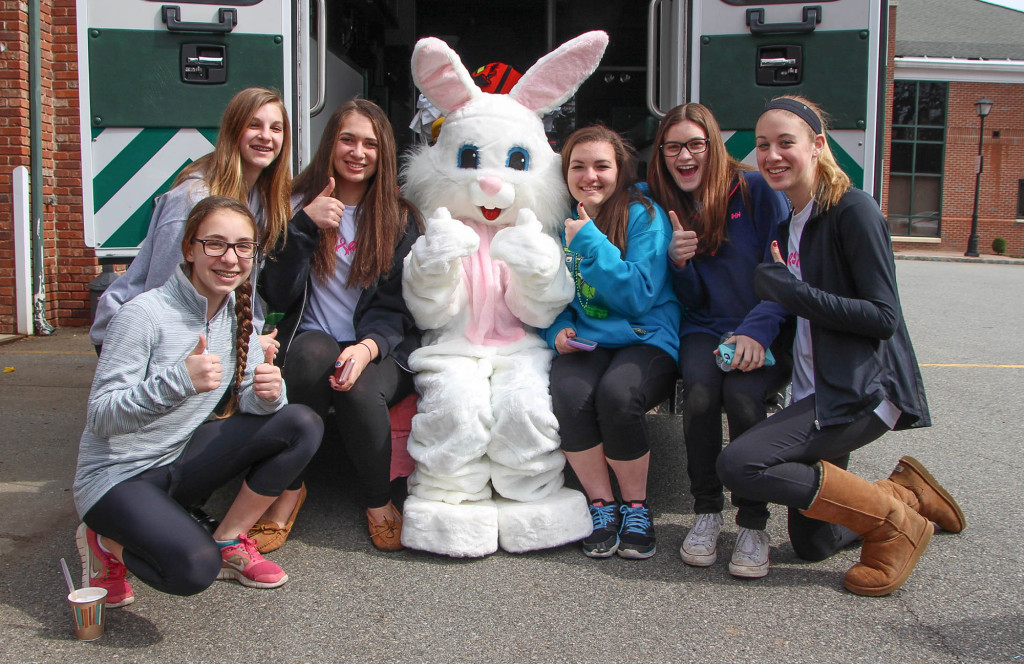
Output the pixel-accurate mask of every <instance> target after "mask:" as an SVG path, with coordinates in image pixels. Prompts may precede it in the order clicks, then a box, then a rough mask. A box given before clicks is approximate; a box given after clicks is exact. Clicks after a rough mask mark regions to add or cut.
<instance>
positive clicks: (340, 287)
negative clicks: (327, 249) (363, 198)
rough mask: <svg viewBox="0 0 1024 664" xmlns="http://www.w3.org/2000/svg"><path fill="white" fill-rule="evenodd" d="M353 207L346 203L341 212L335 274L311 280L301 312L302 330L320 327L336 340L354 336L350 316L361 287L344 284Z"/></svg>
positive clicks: (352, 251)
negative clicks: (325, 279) (325, 280)
mask: <svg viewBox="0 0 1024 664" xmlns="http://www.w3.org/2000/svg"><path fill="white" fill-rule="evenodd" d="M356 209H357V207H356V206H354V205H347V206H345V212H344V214H342V215H341V224H340V225H339V227H338V240H337V244H336V245H335V247H334V255H335V256H336V257H337V260H336V262H335V266H334V274H333V275H331V278H330V279H328V280H327V282H326V283H322V282H321V281H320V280H319V279H317V278H316V277H313V278H312V279H311V280H310V283H311V284H312V285H313V288H312V293H310V296H309V302H308V303H307V306H306V311H305V312H304V313H303V314H302V322H301V323H299V330H300V331H302V332H305V331H307V330H320V331H321V332H326V333H327V334H329V335H331V336H332V337H333V338H334V339H335V341H354V340H355V338H356V330H355V325H354V324H353V321H352V315H353V313H354V312H355V310H356V303H357V302H358V301H359V296H360V295H362V293H363V289H362V288H358V287H357V288H349V287H348V286H347V285H345V282H346V281H348V273H349V271H350V270H351V269H352V261H353V260H354V259H355V256H356V241H355V237H356Z"/></svg>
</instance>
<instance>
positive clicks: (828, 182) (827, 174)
mask: <svg viewBox="0 0 1024 664" xmlns="http://www.w3.org/2000/svg"><path fill="white" fill-rule="evenodd" d="M775 99H792V100H793V101H795V102H798V103H801V104H803V105H804V106H806V107H807V108H808V109H810V111H811V112H812V113H814V114H815V115H816V116H818V120H819V121H820V122H821V135H822V137H823V138H824V139H825V140H824V146H823V147H822V148H821V152H819V153H818V164H817V167H816V169H815V173H814V200H815V201H817V203H818V205H819V206H821V207H822V208H823V209H826V210H827V209H828V208H830V207H832V206H833V205H835V204H836V203H838V202H839V199H840V198H842V197H843V194H845V193H846V192H847V191H849V190H850V187H851V186H853V183H852V182H851V181H850V176H849V175H847V174H846V172H845V171H843V169H842V168H840V166H839V164H838V163H836V157H835V155H833V154H832V148H830V147H829V145H828V133H827V130H828V114H827V113H825V111H823V110H822V109H821V107H820V106H818V105H817V104H815V103H814V102H813V101H811V100H809V99H807V98H806V97H801V96H799V95H782V96H779V97H776V98H775ZM775 99H773V100H772V101H775ZM769 103H771V102H769ZM776 110H784V109H776ZM787 112H788V111H787ZM797 117H799V116H797ZM801 120H802V118H801ZM804 125H805V126H806V127H807V132H808V134H809V135H810V137H811V140H812V141H813V140H814V137H815V136H816V135H817V134H815V133H814V129H813V128H811V126H810V125H809V124H807V122H804Z"/></svg>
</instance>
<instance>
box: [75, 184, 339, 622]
mask: <svg viewBox="0 0 1024 664" xmlns="http://www.w3.org/2000/svg"><path fill="white" fill-rule="evenodd" d="M258 241H259V230H258V228H257V224H256V220H255V218H254V217H253V215H252V213H251V212H250V211H249V209H248V208H247V207H246V206H245V205H243V204H242V203H240V202H239V201H237V200H235V199H234V198H230V197H226V196H211V197H208V198H205V199H203V200H202V201H200V202H199V203H198V204H197V205H196V206H195V207H194V208H192V211H191V212H190V214H189V217H188V219H187V221H186V222H185V227H184V230H183V237H182V240H181V243H180V244H179V249H180V251H181V254H182V256H183V257H184V263H183V264H182V265H181V266H180V267H178V268H177V269H176V270H175V271H174V273H173V274H172V275H171V278H170V279H168V280H167V281H166V282H165V283H164V284H163V285H162V286H159V287H158V288H154V289H152V290H149V291H146V292H145V293H141V294H140V295H138V296H137V297H135V298H133V299H132V300H131V301H130V302H127V303H126V304H125V305H124V306H122V307H121V308H120V309H119V310H118V311H117V313H115V314H114V316H113V318H111V320H110V325H109V326H108V328H107V331H106V332H107V333H106V340H105V343H104V346H105V350H104V352H103V353H102V354H101V355H100V358H99V362H98V363H97V365H96V373H95V377H94V378H93V384H92V390H91V392H90V394H89V410H88V415H87V420H86V427H85V431H84V432H83V433H82V440H81V443H80V446H79V454H78V468H77V470H76V473H75V482H74V489H73V490H74V499H75V506H76V508H77V510H78V513H79V515H80V516H81V518H82V524H81V525H80V526H79V528H78V531H77V534H76V541H77V544H78V551H79V553H80V555H81V558H82V585H83V586H87V587H88V586H91V587H101V588H105V589H106V590H107V598H106V603H107V607H109V608H115V607H119V606H124V605H126V604H130V603H132V602H134V601H135V593H134V590H133V589H132V587H131V585H130V584H129V583H128V581H127V579H126V574H127V572H128V571H131V572H132V573H133V574H134V575H135V576H136V577H137V578H138V579H140V580H141V581H143V582H144V583H146V584H148V585H150V586H152V587H153V588H156V589H157V590H160V591H162V592H167V593H172V594H175V595H193V594H195V593H198V592H200V591H202V590H204V589H206V588H207V587H209V586H210V584H212V583H213V581H214V580H215V579H234V580H236V581H238V582H239V583H241V584H242V585H245V586H248V587H251V588H276V587H278V586H280V585H282V584H283V583H285V582H286V581H287V580H288V575H287V574H285V572H284V571H283V570H282V569H281V568H280V567H279V566H278V565H276V564H275V563H273V562H271V561H269V560H266V559H265V558H263V556H262V555H260V553H259V551H258V550H257V548H256V543H255V542H254V541H253V540H251V539H250V538H249V537H248V536H247V533H248V532H249V529H250V528H251V527H252V525H253V524H254V523H255V522H256V520H257V519H258V518H259V517H260V515H261V514H263V512H264V511H265V510H266V509H267V508H268V507H269V506H270V505H271V503H273V502H274V501H275V500H276V499H277V497H278V496H279V495H281V493H282V492H283V491H284V490H285V489H287V488H288V487H289V485H290V484H291V483H292V482H293V481H294V480H295V479H296V478H297V477H298V476H299V474H300V473H301V471H302V469H303V468H304V467H305V466H306V464H307V463H308V462H309V460H310V459H311V458H312V457H313V454H314V453H315V452H316V450H317V447H318V446H319V445H320V436H321V434H322V431H323V424H322V423H321V421H320V418H319V417H317V415H316V413H314V412H313V411H312V410H310V409H309V408H307V407H305V406H300V405H287V398H286V396H285V391H284V385H283V383H282V380H281V370H280V369H279V368H278V367H275V366H274V365H273V357H272V354H273V350H271V356H270V357H264V354H263V349H262V348H261V347H260V344H259V341H258V335H257V334H256V330H255V329H254V327H253V324H252V282H251V281H250V278H249V277H250V273H251V271H252V268H253V263H254V261H255V260H256V255H257V251H256V249H257V246H258ZM224 397H228V398H227V401H226V405H225V406H224V407H223V409H222V410H221V411H220V412H219V413H218V412H217V407H218V403H219V402H221V401H222V399H223V398H224ZM239 473H245V479H244V480H243V482H242V486H241V488H240V489H239V492H238V494H237V496H236V497H235V499H234V502H232V504H231V506H230V508H229V509H228V511H227V514H226V515H225V516H224V518H223V520H222V521H221V522H220V524H219V526H218V527H217V528H216V530H215V531H214V532H213V533H212V536H211V534H210V533H209V532H207V530H206V529H205V528H204V527H203V526H202V525H200V524H199V523H197V522H196V521H195V520H194V519H193V518H192V517H191V515H190V514H189V513H188V512H187V511H186V507H187V506H189V505H193V504H195V503H196V502H197V501H201V499H203V498H205V497H206V496H208V495H209V494H210V493H212V492H213V491H215V490H217V489H218V488H220V487H222V486H224V485H225V484H227V483H228V482H231V481H232V480H233V479H234V478H235V477H237V476H238V475H239Z"/></svg>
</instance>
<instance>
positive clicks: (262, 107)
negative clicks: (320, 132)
mask: <svg viewBox="0 0 1024 664" xmlns="http://www.w3.org/2000/svg"><path fill="white" fill-rule="evenodd" d="M290 154H291V128H290V126H289V124H288V113H287V111H286V109H285V105H284V99H282V97H281V95H280V94H278V93H277V92H275V91H272V90H267V89H265V88H246V89H244V90H242V91H241V92H239V93H237V94H236V95H235V96H234V97H232V98H231V101H230V102H228V106H227V108H226V109H225V110H224V115H223V116H222V117H221V121H220V132H219V133H218V134H217V144H216V146H215V147H214V150H213V152H211V153H209V154H207V155H205V156H203V157H200V158H199V159H197V160H195V161H194V162H192V163H191V164H189V165H188V166H186V167H185V168H184V169H182V171H181V172H180V173H179V174H178V176H177V177H176V178H175V180H174V185H173V187H172V188H171V190H170V191H168V192H167V193H165V194H163V195H162V196H160V197H159V198H158V199H157V201H156V206H155V208H154V210H153V216H152V218H151V220H150V223H149V230H148V231H147V232H146V239H145V240H144V241H143V243H142V246H141V247H139V253H138V255H137V256H136V257H135V258H134V259H133V260H132V262H131V264H130V265H129V266H128V269H127V271H125V273H124V274H123V275H121V276H120V277H118V279H117V280H116V281H114V282H113V283H112V284H110V286H108V287H107V289H106V290H105V291H104V293H103V295H102V297H100V300H99V302H98V304H97V306H96V316H95V318H94V321H93V324H92V327H91V328H90V330H89V339H90V340H91V341H92V343H93V344H94V345H95V346H96V350H97V352H99V351H100V349H101V347H102V345H103V341H104V339H105V337H106V331H107V325H108V324H109V323H110V319H111V318H112V317H113V316H114V314H115V313H117V310H118V309H120V308H121V306H123V305H124V303H125V302H128V301H129V300H131V299H132V298H133V297H135V296H136V295H138V294H139V293H142V292H144V291H148V290H150V289H151V288H156V287H157V286H160V285H162V284H163V283H164V282H165V281H167V279H168V278H170V276H171V275H172V274H174V271H175V270H176V269H177V267H178V265H179V264H180V263H181V252H180V251H179V250H178V247H179V246H180V244H181V234H182V229H183V228H184V227H185V220H186V219H187V218H188V215H189V212H191V210H192V208H193V207H194V206H195V205H196V203H198V202H199V201H201V200H203V199H204V198H206V197H207V196H230V197H232V198H234V199H235V200H238V201H240V202H242V203H244V204H245V205H247V206H248V208H249V210H251V211H252V213H253V215H254V216H255V217H256V220H257V223H258V224H259V227H260V234H259V238H258V241H259V245H260V247H261V248H262V249H263V251H264V253H265V252H266V250H267V249H268V248H270V247H273V246H274V245H275V244H276V243H277V241H278V239H279V238H280V237H282V236H283V235H284V233H285V229H286V226H287V223H288V217H289V216H291V208H290V207H289V201H288V197H289V195H290V193H291V182H292V177H291V167H290V165H289V159H290V156H289V155H290ZM258 268H259V265H258V264H257V265H256V266H255V268H254V270H253V283H255V282H256V277H257V276H258V275H257V273H258V271H259V270H258ZM263 316H264V315H263V310H262V306H261V304H260V301H259V298H255V299H254V300H253V322H254V325H255V327H256V330H257V332H261V331H262V328H263ZM260 343H261V345H262V346H263V348H264V350H266V348H267V346H269V345H275V346H276V345H278V344H277V342H276V341H275V339H274V336H273V335H265V336H263V337H261V339H260Z"/></svg>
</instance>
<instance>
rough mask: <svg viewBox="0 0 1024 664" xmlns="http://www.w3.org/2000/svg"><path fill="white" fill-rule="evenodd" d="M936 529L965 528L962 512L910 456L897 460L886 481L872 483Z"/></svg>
mask: <svg viewBox="0 0 1024 664" xmlns="http://www.w3.org/2000/svg"><path fill="white" fill-rule="evenodd" d="M875 484H877V485H878V486H879V487H881V488H882V489H885V490H886V491H888V492H890V493H891V494H892V495H893V496H894V497H895V498H896V499H898V500H901V501H903V502H904V503H906V504H907V505H909V506H910V507H911V509H914V510H916V511H917V513H918V514H920V515H921V516H923V517H924V518H926V519H928V520H929V521H934V522H935V523H937V524H938V525H939V528H942V529H943V530H946V531H949V532H951V533H958V532H960V531H961V530H963V529H964V528H966V527H967V519H966V517H964V513H963V510H961V509H960V506H959V505H958V504H957V502H956V500H955V499H954V498H953V496H951V495H949V492H948V491H946V490H945V489H944V488H942V485H941V484H939V483H938V481H937V480H936V479H935V478H934V477H932V475H931V473H929V472H928V470H927V469H926V468H925V467H924V464H922V463H921V462H920V461H918V460H917V459H915V458H914V457H911V456H905V457H903V458H902V459H900V461H899V463H897V464H896V468H895V469H893V471H892V475H889V478H888V479H884V480H878V481H877V482H875Z"/></svg>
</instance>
